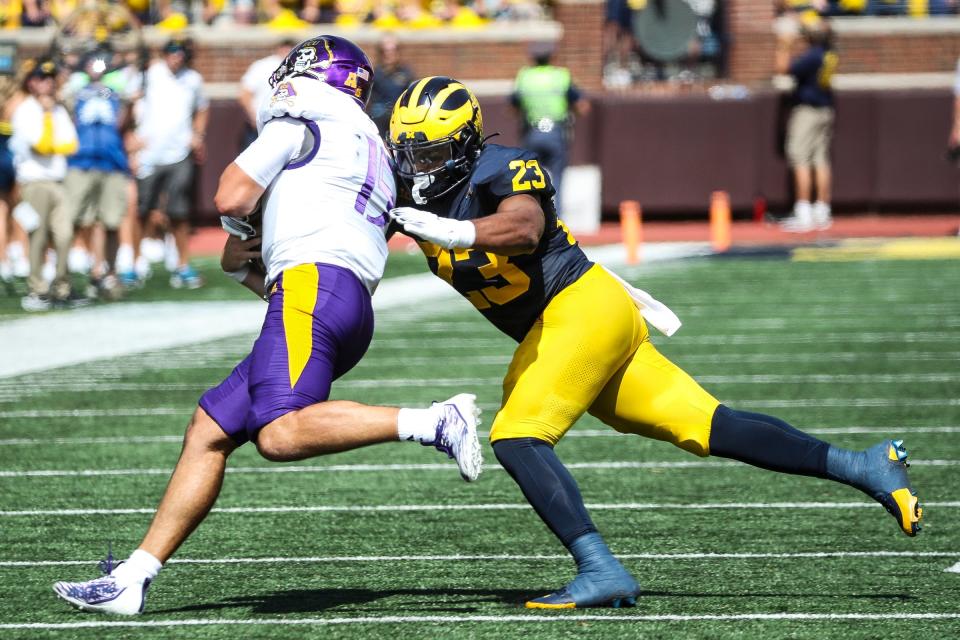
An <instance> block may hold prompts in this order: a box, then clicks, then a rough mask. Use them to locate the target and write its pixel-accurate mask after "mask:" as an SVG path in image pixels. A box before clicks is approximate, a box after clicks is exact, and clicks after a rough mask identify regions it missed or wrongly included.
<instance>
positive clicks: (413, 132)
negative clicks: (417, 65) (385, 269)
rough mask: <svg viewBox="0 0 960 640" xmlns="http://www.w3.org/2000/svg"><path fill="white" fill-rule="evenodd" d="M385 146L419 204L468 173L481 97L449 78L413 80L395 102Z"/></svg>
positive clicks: (477, 143) (476, 151) (479, 137)
mask: <svg viewBox="0 0 960 640" xmlns="http://www.w3.org/2000/svg"><path fill="white" fill-rule="evenodd" d="M388 146H389V147H390V149H391V150H392V151H393V155H394V158H395V159H396V162H397V173H398V174H399V175H400V179H401V180H403V182H404V183H406V185H407V187H409V188H410V192H411V195H412V196H413V199H414V201H415V202H416V203H417V204H421V205H423V204H426V203H427V202H429V201H430V200H434V199H436V198H439V197H441V196H444V195H446V194H447V193H449V192H450V191H451V190H453V189H454V188H455V187H456V186H458V185H460V184H461V183H462V182H463V181H464V180H466V179H467V176H469V175H470V169H471V168H472V166H473V162H474V161H475V160H476V159H477V156H479V155H480V150H481V148H482V146H483V118H482V116H481V114H480V103H479V102H477V98H476V96H475V95H473V93H471V92H470V90H469V89H467V88H466V87H465V86H464V85H463V84H461V83H460V82H458V81H456V80H454V79H453V78H447V77H444V76H431V77H428V78H423V79H421V80H416V81H414V82H412V83H411V84H410V86H408V87H407V88H406V90H405V91H404V92H403V93H402V94H401V95H400V97H399V98H398V99H397V103H396V104H395V105H394V107H393V113H392V115H391V117H390V139H389V142H388Z"/></svg>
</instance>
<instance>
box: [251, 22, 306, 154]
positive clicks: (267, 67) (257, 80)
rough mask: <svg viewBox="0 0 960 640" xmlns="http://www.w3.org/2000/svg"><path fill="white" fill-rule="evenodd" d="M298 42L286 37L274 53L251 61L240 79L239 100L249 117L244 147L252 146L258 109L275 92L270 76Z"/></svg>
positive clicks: (275, 48)
mask: <svg viewBox="0 0 960 640" xmlns="http://www.w3.org/2000/svg"><path fill="white" fill-rule="evenodd" d="M296 44H297V41H296V40H291V39H289V38H284V39H283V40H281V41H280V42H278V43H277V44H276V46H275V47H274V49H273V53H271V54H270V55H268V56H266V57H263V58H260V59H258V60H254V61H253V62H252V63H250V66H249V67H247V70H246V72H245V73H244V74H243V77H242V78H241V79H240V96H239V97H238V98H237V102H239V103H240V106H241V107H243V114H244V115H245V116H246V118H247V119H246V122H244V125H245V127H244V132H243V140H242V143H241V146H242V148H243V149H246V148H247V147H248V146H250V143H251V142H253V141H254V139H255V138H256V137H257V110H258V109H259V108H260V104H261V103H263V102H264V101H265V100H266V99H267V98H268V97H269V96H270V95H271V94H272V93H273V88H272V87H271V86H270V76H271V75H273V72H274V71H275V70H276V68H277V67H278V66H280V63H281V62H283V59H284V58H285V57H286V56H287V54H288V53H290V49H292V48H293V47H294V46H295V45H296Z"/></svg>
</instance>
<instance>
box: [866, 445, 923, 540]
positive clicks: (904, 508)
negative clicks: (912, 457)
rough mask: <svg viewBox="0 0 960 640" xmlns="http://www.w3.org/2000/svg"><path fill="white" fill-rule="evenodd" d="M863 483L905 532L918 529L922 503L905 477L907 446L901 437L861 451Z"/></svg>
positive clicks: (911, 534)
mask: <svg viewBox="0 0 960 640" xmlns="http://www.w3.org/2000/svg"><path fill="white" fill-rule="evenodd" d="M863 453H864V457H865V465H864V467H865V468H864V472H863V478H862V484H861V485H859V486H858V488H859V489H860V490H861V491H863V492H864V493H866V494H867V495H869V496H870V497H871V498H873V499H874V500H876V501H877V502H879V503H880V504H882V505H883V506H884V508H885V509H886V510H887V511H889V512H890V515H892V516H893V517H894V518H895V519H896V520H897V524H898V525H900V529H901V530H902V531H903V532H904V533H905V534H907V535H908V536H915V535H917V532H919V531H920V529H921V528H922V527H921V524H920V520H921V519H922V518H923V507H921V506H920V501H919V499H918V498H917V493H916V492H915V491H914V490H913V488H912V487H911V486H910V479H909V478H908V477H907V467H909V466H910V465H909V463H908V462H907V455H908V454H907V449H906V447H904V446H903V440H887V441H885V442H881V443H880V444H878V445H875V446H873V447H870V448H869V449H867V450H866V451H864V452H863Z"/></svg>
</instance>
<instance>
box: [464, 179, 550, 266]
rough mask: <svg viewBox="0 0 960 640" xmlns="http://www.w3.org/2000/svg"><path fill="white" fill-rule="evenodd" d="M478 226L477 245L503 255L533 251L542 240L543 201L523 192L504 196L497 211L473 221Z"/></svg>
mask: <svg viewBox="0 0 960 640" xmlns="http://www.w3.org/2000/svg"><path fill="white" fill-rule="evenodd" d="M472 224H473V226H474V227H475V228H476V240H474V243H473V246H474V248H476V249H481V250H482V251H489V252H491V253H496V254H498V255H501V256H513V255H518V254H521V253H530V252H531V251H533V250H534V249H536V248H537V245H538V244H540V237H541V236H542V235H543V225H544V213H543V209H541V208H540V201H539V200H537V199H536V198H534V197H533V196H530V195H527V194H520V195H515V196H510V197H509V198H504V199H503V200H501V201H500V206H499V207H497V212H496V213H495V214H493V215H491V216H486V217H483V218H479V219H477V220H474V221H472Z"/></svg>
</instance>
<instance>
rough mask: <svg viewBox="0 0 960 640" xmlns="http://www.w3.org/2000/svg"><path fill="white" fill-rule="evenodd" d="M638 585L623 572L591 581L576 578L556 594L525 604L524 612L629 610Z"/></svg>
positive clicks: (638, 592) (637, 591) (637, 592)
mask: <svg viewBox="0 0 960 640" xmlns="http://www.w3.org/2000/svg"><path fill="white" fill-rule="evenodd" d="M639 595H640V585H638V584H637V581H636V580H634V579H633V576H631V575H630V574H629V573H628V572H627V571H626V570H622V572H621V573H619V574H618V575H616V576H611V577H608V578H606V579H604V580H600V581H594V580H591V579H590V578H589V577H587V576H586V575H585V574H580V575H578V576H577V577H576V578H574V579H573V582H571V583H570V584H568V585H567V586H565V587H563V588H562V589H560V590H559V591H554V592H553V593H550V594H547V595H545V596H542V597H540V598H534V599H533V600H528V601H527V603H526V607H527V609H583V608H586V607H613V608H614V609H619V608H621V607H632V606H634V605H635V604H637V596H639Z"/></svg>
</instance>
